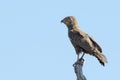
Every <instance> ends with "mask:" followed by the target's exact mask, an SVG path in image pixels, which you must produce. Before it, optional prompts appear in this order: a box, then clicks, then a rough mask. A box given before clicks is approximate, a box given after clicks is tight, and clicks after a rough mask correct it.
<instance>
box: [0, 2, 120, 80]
mask: <svg viewBox="0 0 120 80" xmlns="http://www.w3.org/2000/svg"><path fill="white" fill-rule="evenodd" d="M69 15H72V16H75V17H76V18H77V20H78V23H79V25H80V27H81V29H82V30H83V31H85V32H86V33H88V34H89V35H90V36H92V37H93V38H94V39H95V40H96V41H97V42H98V43H99V44H100V46H101V47H102V48H103V53H104V54H105V55H106V56H107V58H108V62H109V63H108V64H106V66H105V67H102V66H101V65H100V64H99V62H98V61H97V59H96V58H94V57H92V56H89V55H85V60H86V61H85V64H84V68H83V72H84V74H85V76H86V77H87V79H88V80H120V77H119V76H120V69H119V68H120V62H119V60H120V58H119V56H120V53H119V50H120V47H119V45H120V42H119V41H120V36H119V35H120V1H119V0H100V1H98V0H59V1H58V0H1V1H0V80H56V79H57V80H76V75H75V73H74V70H73V67H72V64H73V63H74V62H75V60H76V54H75V51H74V48H73V46H72V45H71V43H70V41H69V39H68V37H67V28H66V26H65V25H64V24H61V23H60V21H61V19H63V18H64V17H66V16H69Z"/></svg>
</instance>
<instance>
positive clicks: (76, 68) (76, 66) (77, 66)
mask: <svg viewBox="0 0 120 80" xmlns="http://www.w3.org/2000/svg"><path fill="white" fill-rule="evenodd" d="M83 63H84V59H83V58H80V59H79V60H78V61H77V62H75V63H74V64H73V67H74V71H75V74H76V76H77V80H87V79H86V77H85V76H84V75H83V71H82V68H83Z"/></svg>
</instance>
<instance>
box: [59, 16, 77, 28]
mask: <svg viewBox="0 0 120 80" xmlns="http://www.w3.org/2000/svg"><path fill="white" fill-rule="evenodd" d="M61 22H62V23H64V24H65V25H66V26H68V27H69V26H74V25H76V24H77V20H76V18H75V17H74V16H67V17H65V18H64V19H63V20H61Z"/></svg>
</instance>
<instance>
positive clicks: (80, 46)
mask: <svg viewBox="0 0 120 80" xmlns="http://www.w3.org/2000/svg"><path fill="white" fill-rule="evenodd" d="M61 22H62V23H64V24H65V25H66V26H67V28H68V36H69V39H70V41H71V43H72V45H73V46H74V48H75V51H76V54H77V55H78V56H77V57H78V59H79V54H80V53H81V52H84V53H87V54H90V55H92V56H95V57H96V58H97V59H98V60H99V62H100V63H101V64H102V65H103V66H104V65H105V63H107V59H106V57H105V56H104V55H103V54H102V49H101V47H100V46H99V45H98V44H97V43H96V42H95V41H94V40H93V39H92V38H91V37H90V36H89V35H88V34H86V33H84V32H83V31H82V30H81V29H80V27H79V26H78V23H77V21H76V19H75V17H73V16H68V17H65V18H64V19H63V20H61Z"/></svg>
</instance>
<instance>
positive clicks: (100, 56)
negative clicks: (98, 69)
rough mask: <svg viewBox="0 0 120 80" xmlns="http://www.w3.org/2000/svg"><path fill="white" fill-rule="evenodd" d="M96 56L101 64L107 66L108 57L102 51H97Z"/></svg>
mask: <svg viewBox="0 0 120 80" xmlns="http://www.w3.org/2000/svg"><path fill="white" fill-rule="evenodd" d="M95 57H96V58H97V59H98V61H99V62H100V64H101V65H103V66H105V63H107V58H106V57H105V56H104V55H103V54H102V53H96V54H95Z"/></svg>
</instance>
